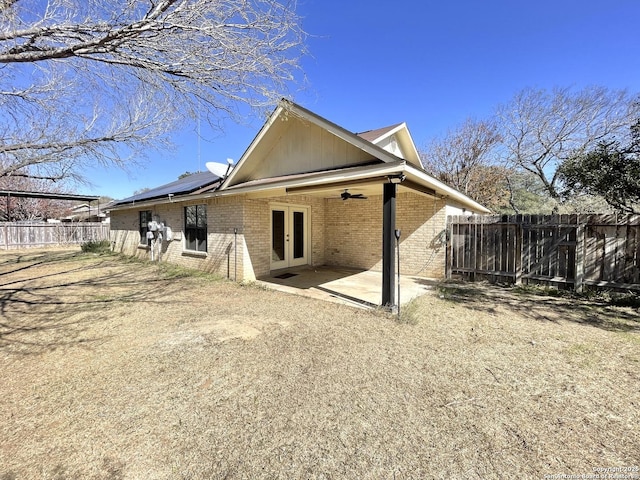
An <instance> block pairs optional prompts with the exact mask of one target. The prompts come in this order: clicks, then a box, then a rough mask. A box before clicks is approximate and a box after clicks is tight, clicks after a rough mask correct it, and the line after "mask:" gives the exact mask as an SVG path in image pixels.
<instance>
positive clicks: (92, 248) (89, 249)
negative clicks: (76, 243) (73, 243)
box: [80, 240, 111, 253]
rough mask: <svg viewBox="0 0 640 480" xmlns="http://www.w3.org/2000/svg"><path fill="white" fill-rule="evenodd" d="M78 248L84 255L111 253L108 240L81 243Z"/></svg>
mask: <svg viewBox="0 0 640 480" xmlns="http://www.w3.org/2000/svg"><path fill="white" fill-rule="evenodd" d="M80 248H81V249H82V251H83V252H84V253H111V242H110V241H109V240H91V241H89V242H85V243H83V244H82V245H81V246H80Z"/></svg>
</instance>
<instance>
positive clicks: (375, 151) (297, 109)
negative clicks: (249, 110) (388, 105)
mask: <svg viewBox="0 0 640 480" xmlns="http://www.w3.org/2000/svg"><path fill="white" fill-rule="evenodd" d="M281 115H293V116H297V117H299V118H301V119H302V120H304V121H307V122H310V123H312V124H314V125H317V126H318V127H320V128H323V129H324V130H326V131H327V132H330V133H332V134H333V135H335V136H337V137H338V138H340V139H342V140H344V141H345V142H347V143H350V144H351V145H353V146H355V147H356V148H359V149H361V150H363V151H365V152H367V153H368V154H370V155H372V156H373V157H375V158H377V159H379V160H381V161H383V162H385V163H393V162H397V161H399V160H402V159H401V158H399V157H397V156H395V155H393V154H392V153H391V152H388V151H386V150H384V149H383V148H381V147H379V146H377V145H374V144H373V143H371V142H369V141H367V140H364V139H363V138H360V137H359V136H357V135H355V134H353V133H351V132H349V131H348V130H345V129H344V128H342V127H340V126H339V125H336V124H335V123H333V122H330V121H329V120H327V119H325V118H322V117H321V116H319V115H316V114H315V113H313V112H311V111H310V110H307V109H305V108H303V107H301V106H299V105H297V104H295V103H292V102H289V101H285V100H283V101H281V102H280V105H278V107H277V108H276V109H275V110H274V112H273V113H272V114H271V116H270V117H269V119H268V120H267V121H266V122H265V124H264V125H263V127H262V128H261V129H260V132H258V135H256V137H255V138H254V139H253V141H252V142H251V144H250V145H249V148H247V150H246V151H245V152H244V154H243V155H242V157H241V158H240V160H239V161H238V163H237V165H236V166H235V168H234V169H233V170H232V171H231V173H230V174H229V175H228V176H227V178H226V179H225V181H224V182H223V183H222V186H221V187H220V190H222V191H224V190H225V189H226V188H230V187H229V186H230V185H231V184H232V183H233V181H234V178H235V177H237V176H238V175H239V172H241V171H242V168H243V165H244V164H245V163H246V162H247V159H248V158H249V157H250V156H251V154H252V153H253V152H254V151H255V149H256V146H257V145H258V144H259V143H260V142H261V141H262V139H263V138H264V136H265V135H266V133H267V132H268V131H269V129H270V128H271V126H272V125H273V123H274V122H276V121H277V119H278V118H280V116H281Z"/></svg>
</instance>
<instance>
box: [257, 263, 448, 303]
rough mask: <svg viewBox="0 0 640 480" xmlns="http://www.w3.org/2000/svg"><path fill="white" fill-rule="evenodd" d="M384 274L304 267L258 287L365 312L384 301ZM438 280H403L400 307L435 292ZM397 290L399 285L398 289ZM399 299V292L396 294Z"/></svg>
mask: <svg viewBox="0 0 640 480" xmlns="http://www.w3.org/2000/svg"><path fill="white" fill-rule="evenodd" d="M381 280H382V272H378V271H373V270H360V269H354V268H346V267H334V266H321V267H312V266H308V265H305V266H302V267H296V268H289V269H284V270H276V271H273V272H271V274H270V275H268V276H264V277H261V278H259V279H258V281H257V282H258V284H260V285H262V286H264V287H266V288H271V289H274V290H279V291H283V292H287V293H293V294H296V295H302V296H305V297H312V298H317V299H320V300H326V301H331V302H336V303H343V304H347V305H352V306H356V307H361V308H377V307H379V306H380V304H381V299H382V281H381ZM436 284H437V280H433V279H427V278H423V277H415V276H410V275H401V276H400V295H399V303H400V305H404V304H407V303H409V302H410V301H411V300H412V299H414V298H416V297H419V296H421V295H424V294H425V293H427V292H428V291H429V290H431V289H433V288H434V286H435V285H436ZM396 289H397V285H396ZM395 293H396V295H397V294H398V293H397V290H396V292H395Z"/></svg>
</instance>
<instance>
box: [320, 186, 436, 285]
mask: <svg viewBox="0 0 640 480" xmlns="http://www.w3.org/2000/svg"><path fill="white" fill-rule="evenodd" d="M382 207H383V204H382V196H381V195H380V196H369V198H368V199H367V200H348V201H346V202H343V201H341V200H339V199H336V200H334V199H329V200H327V210H326V217H325V218H326V229H325V238H326V254H325V260H326V264H327V265H340V266H346V267H353V268H364V269H371V270H379V271H380V270H382ZM425 219H426V222H425ZM445 227H446V214H445V202H444V201H443V200H436V199H433V198H429V197H425V196H423V195H418V194H414V193H400V194H398V197H397V200H396V228H399V229H400V230H401V231H402V236H401V238H400V267H401V271H402V273H403V274H406V275H417V276H423V277H431V278H439V277H443V276H444V273H445V270H444V268H445V250H446V249H445V246H444V244H443V243H442V239H443V238H444V237H443V236H442V235H443V233H442V232H444V230H445Z"/></svg>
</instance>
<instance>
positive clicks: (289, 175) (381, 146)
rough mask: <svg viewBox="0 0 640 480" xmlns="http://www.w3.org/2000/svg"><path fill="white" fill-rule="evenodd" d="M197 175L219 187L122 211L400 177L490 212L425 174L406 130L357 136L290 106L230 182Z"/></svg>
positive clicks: (154, 196)
mask: <svg viewBox="0 0 640 480" xmlns="http://www.w3.org/2000/svg"><path fill="white" fill-rule="evenodd" d="M196 175H203V176H204V177H202V178H203V179H204V178H206V175H208V176H209V179H212V178H215V180H214V181H212V182H211V183H209V184H207V185H204V184H202V185H200V186H199V187H198V188H193V189H192V190H189V191H186V190H185V191H183V192H178V191H176V188H175V184H176V183H177V182H174V183H173V184H168V185H164V186H162V187H159V188H157V189H153V190H150V191H147V192H144V193H143V194H141V195H138V196H134V197H130V198H128V199H124V200H121V201H120V202H118V204H119V205H123V204H125V203H129V204H132V203H133V202H141V201H142V202H151V203H157V202H159V201H166V200H167V198H166V197H167V195H168V194H173V195H178V194H180V195H181V199H182V200H188V199H195V198H210V197H219V196H227V195H237V194H246V195H253V196H279V195H287V194H311V195H313V194H320V195H325V196H332V195H335V194H336V192H337V193H339V190H337V189H346V188H349V189H352V188H354V186H355V185H357V186H358V188H371V186H374V185H377V186H379V185H380V184H382V183H387V182H388V181H389V180H390V177H394V176H395V177H402V179H403V180H404V181H403V182H402V187H403V188H408V189H411V190H413V191H418V192H421V193H424V194H426V195H430V196H433V197H436V198H444V197H446V198H450V199H452V200H453V201H455V202H456V203H457V204H460V205H461V206H463V207H466V208H468V209H469V210H471V211H475V212H489V210H488V209H487V208H485V207H483V206H482V205H480V204H479V203H477V202H475V201H474V200H472V199H471V198H469V197H467V196H466V195H464V194H462V193H461V192H458V191H457V190H455V189H453V188H451V187H449V186H448V185H445V184H444V183H442V182H440V181H439V180H437V179H435V178H434V177H432V176H431V175H429V174H428V173H427V172H425V171H424V169H423V168H422V164H421V162H420V158H419V155H418V152H417V150H416V148H415V145H414V143H413V139H412V138H411V135H410V134H409V130H408V128H407V126H406V124H405V123H399V124H396V125H392V126H390V127H385V128H380V129H377V130H369V131H367V132H363V133H361V134H359V135H357V134H355V133H351V132H349V131H347V130H345V129H344V128H342V127H340V126H338V125H336V124H334V123H332V122H330V121H329V120H327V119H325V118H322V117H320V116H319V115H317V114H315V113H313V112H311V111H309V110H307V109H305V108H303V107H301V106H299V105H296V104H294V103H291V102H289V101H282V102H281V103H280V105H278V107H277V108H276V109H275V110H274V112H273V113H272V115H271V116H270V117H269V119H268V120H267V121H266V123H265V124H264V126H263V127H262V129H261V130H260V131H259V132H258V134H257V135H256V137H255V138H254V139H253V141H252V142H251V144H250V145H249V147H248V148H247V150H246V151H245V152H244V154H243V155H242V157H241V158H240V160H239V161H238V163H237V165H236V166H235V167H234V168H233V169H232V170H231V172H230V173H229V174H228V175H227V176H226V178H223V179H219V178H218V177H215V176H213V175H212V174H210V173H208V172H205V173H203V174H196ZM192 177H193V176H192ZM189 178H191V177H187V179H189ZM187 179H184V180H187ZM218 182H219V183H218ZM378 188H379V187H378ZM371 193H373V189H372V192H371ZM161 199H162V200H161Z"/></svg>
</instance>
